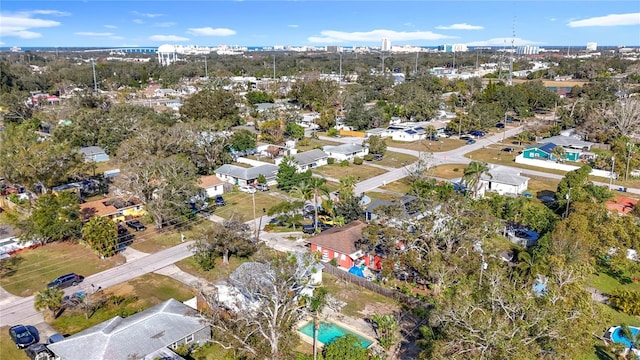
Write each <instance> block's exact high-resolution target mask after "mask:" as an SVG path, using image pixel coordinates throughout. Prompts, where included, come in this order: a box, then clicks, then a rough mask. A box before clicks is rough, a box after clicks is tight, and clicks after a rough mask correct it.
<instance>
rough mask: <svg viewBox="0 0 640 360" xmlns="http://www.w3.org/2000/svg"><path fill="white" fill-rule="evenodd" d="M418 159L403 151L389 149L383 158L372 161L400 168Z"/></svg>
mask: <svg viewBox="0 0 640 360" xmlns="http://www.w3.org/2000/svg"><path fill="white" fill-rule="evenodd" d="M416 160H418V158H417V157H415V156H413V155H408V154H403V153H399V152H394V151H387V152H385V153H384V157H383V158H382V160H379V161H373V162H372V163H373V164H378V165H382V166H388V167H393V168H399V167H402V166H404V164H410V163H412V162H414V161H416ZM365 164H366V163H365Z"/></svg>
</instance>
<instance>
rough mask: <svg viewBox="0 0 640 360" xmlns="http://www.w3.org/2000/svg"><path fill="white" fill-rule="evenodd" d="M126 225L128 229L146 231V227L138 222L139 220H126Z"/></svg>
mask: <svg viewBox="0 0 640 360" xmlns="http://www.w3.org/2000/svg"><path fill="white" fill-rule="evenodd" d="M126 224H127V226H128V227H130V228H132V229H133V230H135V231H144V230H146V229H147V227H146V226H144V224H143V223H141V222H140V220H136V219H134V220H127V221H126Z"/></svg>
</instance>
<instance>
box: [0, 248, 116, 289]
mask: <svg viewBox="0 0 640 360" xmlns="http://www.w3.org/2000/svg"><path fill="white" fill-rule="evenodd" d="M13 261H14V262H15V265H13V266H12V267H11V268H10V269H7V270H4V271H3V273H2V275H1V276H0V285H1V286H2V287H3V288H4V289H5V290H7V291H9V292H10V293H12V294H15V295H18V296H29V295H32V294H33V293H35V292H36V291H40V290H42V289H44V288H45V287H46V286H47V284H48V283H49V282H51V281H52V280H53V279H55V278H56V277H58V276H60V275H64V274H67V273H71V272H75V273H77V274H80V275H82V276H89V275H92V274H95V273H98V272H101V271H104V270H107V269H109V268H112V267H114V266H117V265H120V264H123V263H124V262H125V259H124V257H123V256H122V255H116V256H113V257H110V258H107V259H104V260H103V259H100V257H99V256H97V255H96V254H95V253H94V252H93V251H91V250H89V249H88V248H86V247H84V246H82V245H79V244H75V243H71V242H61V243H51V244H47V245H45V246H41V247H39V248H35V249H30V250H25V251H22V252H20V253H18V254H17V255H15V260H13Z"/></svg>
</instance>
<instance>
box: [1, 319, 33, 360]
mask: <svg viewBox="0 0 640 360" xmlns="http://www.w3.org/2000/svg"><path fill="white" fill-rule="evenodd" d="M0 358H2V359H12V360H22V359H24V360H28V359H29V358H28V357H27V354H25V352H24V350H18V349H17V348H16V345H15V344H14V342H13V340H11V337H10V336H9V327H8V326H3V327H0Z"/></svg>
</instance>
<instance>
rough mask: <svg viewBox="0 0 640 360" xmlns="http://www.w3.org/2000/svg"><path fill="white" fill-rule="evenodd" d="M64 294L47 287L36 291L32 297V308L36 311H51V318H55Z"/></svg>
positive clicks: (56, 289) (58, 289) (57, 289)
mask: <svg viewBox="0 0 640 360" xmlns="http://www.w3.org/2000/svg"><path fill="white" fill-rule="evenodd" d="M63 295H64V293H63V292H62V290H60V288H58V287H56V286H54V287H48V288H46V289H44V290H42V291H38V292H37V293H36V294H35V295H34V297H33V306H34V307H35V308H36V310H39V311H40V310H45V309H46V310H49V311H51V318H54V319H55V317H56V311H57V310H58V309H60V306H61V305H62V296H63Z"/></svg>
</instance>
